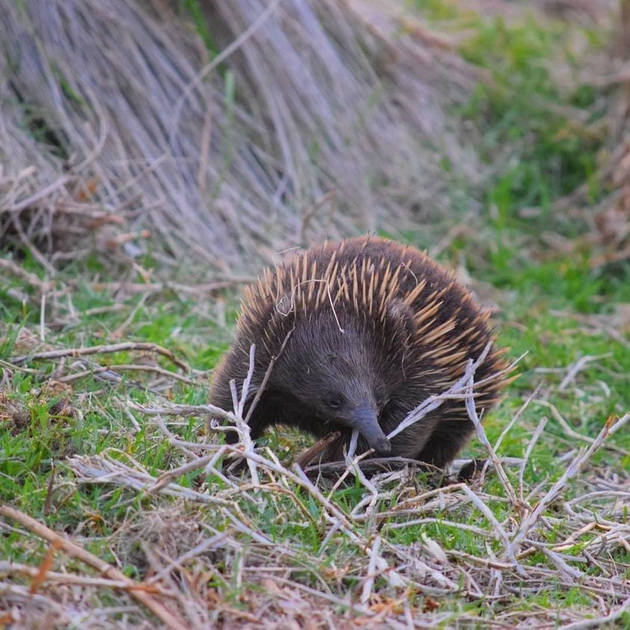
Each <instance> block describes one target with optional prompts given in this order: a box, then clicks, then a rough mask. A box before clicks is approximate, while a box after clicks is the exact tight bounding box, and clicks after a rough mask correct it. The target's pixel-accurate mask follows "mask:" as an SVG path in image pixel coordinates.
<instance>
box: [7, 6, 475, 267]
mask: <svg viewBox="0 0 630 630" xmlns="http://www.w3.org/2000/svg"><path fill="white" fill-rule="evenodd" d="M391 5H392V3H387V2H371V3H369V4H368V3H364V2H362V1H359V0H318V1H317V2H315V1H313V0H284V1H283V2H279V1H277V0H214V1H211V0H199V2H198V7H199V8H200V9H201V13H202V16H203V20H202V23H203V27H202V28H201V29H200V28H196V27H195V26H194V24H193V20H192V19H191V17H190V15H181V14H178V12H177V11H176V9H175V3H168V2H166V1H165V0H153V1H149V0H145V1H141V0H110V1H109V2H100V1H98V0H20V1H18V0H9V1H8V2H6V3H4V6H3V9H2V11H1V12H0V42H2V44H1V46H2V49H3V50H2V55H1V56H0V103H1V108H0V245H4V246H7V245H12V244H13V243H17V244H19V245H20V246H27V247H29V248H30V249H31V250H32V251H33V252H34V253H35V255H36V256H38V257H40V259H41V260H42V262H43V263H44V264H46V265H47V266H48V267H49V269H50V270H51V271H53V270H54V269H53V268H54V264H55V261H56V260H58V259H59V258H63V257H76V256H78V255H81V254H82V253H85V251H87V250H89V249H90V248H92V247H93V245H94V244H96V246H97V248H98V249H100V250H105V249H110V250H112V249H113V250H116V251H118V252H119V253H123V254H124V255H126V256H137V255H138V254H139V253H141V252H142V251H143V249H145V248H146V247H147V246H148V241H151V247H152V249H153V251H154V252H155V254H156V256H158V257H159V258H161V259H162V260H163V261H166V262H177V261H180V262H181V261H185V262H190V261H193V260H194V261H197V262H199V263H201V264H202V265H203V266H204V267H205V268H207V269H209V270H211V271H213V272H215V273H216V272H219V273H220V272H225V271H232V270H243V269H247V268H251V267H252V266H253V265H257V264H258V261H259V259H260V258H261V257H262V258H269V257H270V256H271V255H272V253H273V252H275V251H278V250H280V249H283V248H286V247H291V246H295V245H300V244H305V243H308V242H311V241H313V240H314V239H318V238H321V237H323V236H339V235H347V234H351V233H356V232H358V231H363V230H370V229H375V228H377V227H381V228H385V229H387V230H390V231H396V230H400V229H406V228H409V227H410V226H416V227H417V226H419V225H420V224H421V223H422V222H423V221H425V220H429V219H431V218H434V217H435V216H436V215H437V214H439V213H440V212H441V211H442V210H443V209H444V208H445V207H446V203H447V201H448V196H447V185H448V178H447V175H446V173H445V172H444V170H443V168H442V167H441V166H440V161H441V160H444V159H446V160H448V161H449V162H450V164H451V165H452V168H454V169H455V170H456V171H457V175H458V176H459V177H465V178H468V180H469V181H474V180H475V179H476V178H478V176H479V172H480V165H479V163H478V160H477V158H476V156H475V154H474V151H473V150H471V149H470V147H468V148H467V146H466V142H465V141H464V140H463V138H464V137H465V134H463V133H461V129H457V128H455V127H454V126H453V125H452V124H451V123H449V122H448V120H447V117H446V116H445V113H444V112H445V108H447V107H448V106H450V105H452V104H455V103H458V102H461V101H462V99H465V98H467V97H468V95H469V93H470V92H469V90H470V87H471V83H472V81H473V80H474V78H475V71H474V70H472V69H471V68H470V67H469V66H467V65H466V64H465V63H464V62H462V60H461V59H460V58H459V57H458V56H457V54H456V53H454V52H453V50H452V49H451V47H450V46H449V43H448V41H445V40H443V39H442V38H440V37H437V36H435V35H434V34H432V33H430V32H429V31H427V29H426V28H425V27H424V26H423V25H422V24H421V23H419V22H416V21H414V20H413V19H412V18H411V17H409V16H408V15H405V14H403V13H396V11H394V10H393V9H392V7H391ZM401 6H402V3H401ZM396 10H397V11H399V10H400V7H397V9H396ZM198 26H199V20H198ZM200 32H201V33H202V34H204V33H205V39H206V43H205V44H204V41H202V40H203V39H204V38H203V37H202V36H200ZM208 42H211V45H210V48H213V49H215V50H216V51H219V52H218V53H217V52H215V53H212V52H209V46H208V45H206V44H207V43H208ZM149 232H150V234H149ZM94 236H95V238H94ZM51 260H52V264H51V262H50V261H51Z"/></svg>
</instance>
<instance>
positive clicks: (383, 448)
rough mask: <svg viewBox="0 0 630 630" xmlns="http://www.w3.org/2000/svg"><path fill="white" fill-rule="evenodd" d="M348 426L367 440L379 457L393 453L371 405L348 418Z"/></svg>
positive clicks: (363, 407) (364, 406) (352, 413)
mask: <svg viewBox="0 0 630 630" xmlns="http://www.w3.org/2000/svg"><path fill="white" fill-rule="evenodd" d="M347 421H348V424H349V425H350V426H351V427H352V428H353V429H357V430H358V431H359V433H360V434H361V435H362V436H363V437H364V438H365V439H366V441H367V443H368V445H369V447H370V448H373V449H374V450H375V451H376V452H377V453H378V454H379V455H385V456H386V455H389V454H390V453H391V452H392V445H391V443H390V441H389V440H388V439H387V436H386V435H385V433H383V429H381V425H380V424H379V423H378V415H377V413H376V411H375V410H374V409H372V408H371V407H370V406H369V405H366V404H365V405H360V406H359V407H357V408H356V409H355V410H354V411H353V412H351V413H350V414H349V417H348V418H347Z"/></svg>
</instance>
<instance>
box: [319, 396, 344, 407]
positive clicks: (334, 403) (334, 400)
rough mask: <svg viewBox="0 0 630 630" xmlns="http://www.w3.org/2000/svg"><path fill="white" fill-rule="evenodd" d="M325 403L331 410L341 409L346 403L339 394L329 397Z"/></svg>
mask: <svg viewBox="0 0 630 630" xmlns="http://www.w3.org/2000/svg"><path fill="white" fill-rule="evenodd" d="M324 402H325V403H326V405H327V406H328V407H330V408H331V409H341V408H342V407H343V405H344V403H345V401H344V399H343V398H342V397H341V396H339V395H337V394H331V395H330V396H327V397H326V398H325V399H324Z"/></svg>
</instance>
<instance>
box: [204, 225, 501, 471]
mask: <svg viewBox="0 0 630 630" xmlns="http://www.w3.org/2000/svg"><path fill="white" fill-rule="evenodd" d="M488 343H491V344H492V345H491V349H490V351H489V352H488V354H487V356H486V358H485V360H484V361H483V363H482V364H481V365H480V367H479V368H478V369H477V372H476V374H475V381H476V383H478V384H479V385H478V386H476V387H475V402H476V406H477V411H478V412H479V413H481V412H482V410H483V411H486V410H488V409H489V408H490V407H491V406H492V405H493V404H494V403H495V402H496V400H497V396H498V392H499V390H500V389H501V386H502V385H503V383H504V381H505V379H504V376H503V371H504V368H505V363H504V360H503V358H502V352H501V350H499V349H497V348H496V346H495V345H494V342H493V337H492V333H491V330H490V328H489V326H488V324H487V315H486V314H485V313H483V312H482V311H481V309H480V308H479V306H477V304H476V303H475V302H474V300H473V298H472V297H471V295H470V293H469V292H468V291H467V290H466V289H465V288H463V287H462V286H461V285H460V284H458V283H457V281H456V280H455V279H454V278H453V276H452V275H451V274H450V273H449V272H447V271H446V270H445V269H443V268H442V267H440V266H439V265H438V264H437V263H435V262H433V261H432V260H431V259H430V258H428V256H427V255H425V254H423V253H421V252H420V251H418V250H416V249H414V248H412V247H404V246H402V245H399V244H398V243H395V242H393V241H389V240H385V239H382V238H377V237H374V236H367V237H359V238H352V239H347V240H344V241H341V242H336V243H325V244H324V245H321V246H318V247H314V248H312V249H309V250H307V251H304V252H301V253H299V254H296V255H295V256H294V257H293V258H292V259H291V260H290V261H289V262H287V263H285V264H282V265H279V266H278V267H276V268H274V269H271V270H267V271H266V272H265V273H264V275H263V277H262V278H261V279H259V281H258V282H257V283H256V284H254V285H252V286H250V287H248V288H247V289H246V291H245V297H244V300H243V304H242V312H241V315H240V318H239V320H238V324H237V330H236V338H235V340H234V343H233V345H232V347H231V349H230V350H229V351H228V353H227V354H226V355H225V357H224V358H223V360H222V362H221V363H220V365H219V366H218V368H217V370H216V373H215V375H214V378H213V383H212V393H211V402H212V404H213V405H216V406H218V407H221V408H223V409H231V408H232V407H233V399H232V393H231V389H230V381H231V380H232V379H234V380H235V383H236V385H237V389H238V391H239V392H240V389H241V386H242V383H243V381H244V379H245V378H246V375H247V372H248V368H249V365H250V348H251V345H252V344H255V346H256V349H255V363H254V370H253V375H252V379H251V383H250V386H249V391H248V397H247V400H246V402H245V405H244V409H245V414H247V413H248V411H249V407H250V405H251V403H252V401H253V399H254V397H255V396H256V394H257V392H258V390H259V389H260V388H261V386H262V385H263V379H264V378H265V374H266V372H267V371H268V368H269V366H270V364H272V368H271V371H270V372H269V374H268V376H267V381H266V383H264V388H263V391H262V393H261V395H259V397H258V401H257V402H256V405H255V407H254V409H253V411H252V412H251V414H250V416H249V420H248V423H249V426H250V431H251V436H252V438H257V437H258V436H260V435H261V434H262V432H263V431H264V430H265V429H266V428H267V427H268V426H269V425H273V424H285V425H290V426H294V427H298V428H300V429H303V430H306V431H308V432H310V433H311V434H313V435H315V436H316V437H323V436H325V435H327V434H329V433H330V432H332V431H335V430H339V431H340V432H341V435H340V437H339V438H338V439H337V440H336V441H335V442H333V444H332V445H330V446H329V447H328V448H327V450H326V451H325V453H324V454H323V456H322V458H321V459H322V460H323V461H335V460H337V459H341V458H342V457H343V449H344V446H346V445H347V444H348V443H349V441H350V436H351V434H352V429H358V431H359V435H360V437H359V441H358V444H357V452H364V451H365V450H367V449H368V448H373V449H374V450H375V451H376V452H377V453H378V454H379V455H381V456H397V457H409V458H413V459H416V460H420V461H422V462H425V463H428V464H432V465H434V466H437V467H443V466H444V465H446V464H447V463H448V462H450V461H451V460H452V459H453V458H454V457H455V455H456V453H457V451H458V450H459V449H460V448H461V447H462V446H463V444H464V443H465V442H466V440H467V439H468V438H469V436H470V435H471V433H472V432H473V431H474V426H473V424H472V422H471V421H470V419H469V416H468V413H467V411H466V407H465V403H464V402H463V401H462V400H447V401H445V402H444V403H443V404H442V405H441V406H440V407H439V408H438V409H437V410H435V411H434V412H432V413H430V414H428V415H427V416H425V417H424V418H423V419H421V420H420V421H418V422H417V423H415V424H413V425H411V426H410V427H408V428H407V429H405V430H404V431H402V432H401V433H399V434H398V435H397V436H395V437H393V438H392V439H391V441H390V440H389V439H388V438H387V435H388V434H389V433H390V432H391V431H392V430H393V429H394V428H396V427H397V426H398V425H399V424H400V423H401V422H402V421H403V420H404V418H405V417H406V416H407V414H408V413H409V412H410V411H411V410H413V409H414V408H415V407H416V406H417V405H418V404H420V403H421V402H422V401H423V400H425V399H426V398H427V397H428V396H430V395H431V394H438V393H442V392H444V391H445V390H447V389H448V388H449V387H450V386H451V385H452V384H453V383H455V382H456V381H457V380H458V379H459V378H461V377H462V375H463V374H464V371H465V368H466V365H467V363H468V360H469V359H477V358H478V357H479V356H480V355H481V354H482V352H483V351H484V349H485V348H486V346H487V344H488ZM230 435H234V437H233V440H235V439H236V436H235V434H234V433H233V432H229V433H228V436H230ZM230 441H232V440H230Z"/></svg>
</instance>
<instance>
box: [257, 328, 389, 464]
mask: <svg viewBox="0 0 630 630" xmlns="http://www.w3.org/2000/svg"><path fill="white" fill-rule="evenodd" d="M371 346H373V344H370V343H369V340H368V339H367V337H366V334H365V333H364V332H361V331H359V330H356V329H352V328H351V327H346V328H344V329H343V331H342V330H341V329H340V327H339V325H337V323H336V322H332V323H331V321H330V320H329V319H328V318H325V319H324V320H320V321H318V320H317V319H315V320H310V321H309V322H308V325H298V326H296V327H295V329H294V330H293V333H292V336H291V338H290V340H289V342H288V343H287V346H286V347H285V349H284V351H283V352H282V354H281V356H280V357H279V358H278V361H277V363H276V365H275V366H274V369H273V371H272V374H271V378H270V382H269V386H270V388H271V389H272V390H273V391H274V392H275V393H276V394H277V395H279V396H282V397H283V398H284V400H285V401H289V400H293V401H294V405H293V409H294V413H298V414H304V417H305V418H306V420H307V421H308V422H309V423H312V424H315V423H321V425H322V430H321V431H317V432H320V433H326V432H327V431H333V430H335V429H336V428H337V429H338V428H351V429H357V430H358V431H359V434H360V435H361V436H362V437H363V438H364V439H365V441H366V442H367V443H368V445H369V447H370V448H373V449H374V450H375V451H376V452H377V453H379V454H380V455H388V454H389V453H390V452H391V444H390V442H389V440H388V439H387V436H386V435H385V433H384V432H383V429H382V428H381V426H380V425H379V415H380V412H381V410H382V409H383V406H384V405H385V404H386V402H387V399H388V398H389V395H390V392H389V391H388V385H387V383H386V381H385V379H383V378H382V370H380V371H379V370H378V369H377V368H376V364H375V358H374V353H375V349H374V348H373V347H371ZM296 420H297V423H298V425H299V424H301V422H302V420H301V419H299V418H298V419H296ZM314 428H315V427H314Z"/></svg>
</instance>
